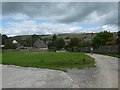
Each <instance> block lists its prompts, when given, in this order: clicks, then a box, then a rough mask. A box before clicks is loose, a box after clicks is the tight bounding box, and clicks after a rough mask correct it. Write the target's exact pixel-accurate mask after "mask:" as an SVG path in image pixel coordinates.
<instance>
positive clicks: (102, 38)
mask: <svg viewBox="0 0 120 90" xmlns="http://www.w3.org/2000/svg"><path fill="white" fill-rule="evenodd" d="M111 37H113V34H112V33H110V32H107V31H104V32H100V33H98V34H96V36H94V37H93V43H92V44H93V46H95V47H99V46H101V45H106V42H108V41H109V40H110V38H111Z"/></svg>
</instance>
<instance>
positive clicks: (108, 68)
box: [2, 54, 118, 88]
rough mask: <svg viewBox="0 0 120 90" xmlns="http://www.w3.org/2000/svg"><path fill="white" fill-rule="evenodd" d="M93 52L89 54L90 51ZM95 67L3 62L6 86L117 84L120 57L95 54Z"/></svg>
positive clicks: (69, 86)
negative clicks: (57, 67)
mask: <svg viewBox="0 0 120 90" xmlns="http://www.w3.org/2000/svg"><path fill="white" fill-rule="evenodd" d="M88 55H90V54H88ZM90 56H91V57H93V58H95V59H96V67H95V68H86V69H69V70H68V72H67V73H65V72H63V71H57V70H49V69H38V68H25V67H19V66H11V65H10V66H9V65H2V75H3V77H2V87H3V88H118V59H117V58H114V57H109V56H104V55H98V54H93V55H90Z"/></svg>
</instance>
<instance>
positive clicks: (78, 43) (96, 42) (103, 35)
mask: <svg viewBox="0 0 120 90" xmlns="http://www.w3.org/2000/svg"><path fill="white" fill-rule="evenodd" d="M116 34H117V35H114V33H111V32H108V31H103V32H100V33H97V34H96V35H95V36H93V33H91V38H89V37H88V38H87V37H86V39H88V40H87V41H85V39H84V38H77V37H68V36H66V37H65V38H58V37H57V35H53V36H52V38H44V39H41V38H40V37H39V35H35V34H34V35H32V36H31V37H28V38H26V39H21V38H11V37H7V36H6V35H2V45H4V48H5V49H15V48H17V46H16V45H15V44H13V43H12V41H13V39H15V40H17V42H19V43H20V44H21V45H23V46H25V47H31V46H32V45H33V43H34V42H35V41H36V40H37V39H38V38H39V39H41V40H43V41H44V42H45V43H46V44H47V45H48V49H49V50H61V49H68V48H79V47H85V46H93V47H99V46H102V45H116V44H120V31H118V32H117V33H116ZM66 39H68V40H69V42H67V43H66V42H65V40H66Z"/></svg>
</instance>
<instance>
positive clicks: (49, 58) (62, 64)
mask: <svg viewBox="0 0 120 90" xmlns="http://www.w3.org/2000/svg"><path fill="white" fill-rule="evenodd" d="M2 64H7V65H17V66H24V67H37V68H49V69H56V70H65V69H67V68H86V67H93V66H94V64H95V61H94V59H93V58H91V57H89V56H87V55H86V54H83V53H79V52H3V53H2Z"/></svg>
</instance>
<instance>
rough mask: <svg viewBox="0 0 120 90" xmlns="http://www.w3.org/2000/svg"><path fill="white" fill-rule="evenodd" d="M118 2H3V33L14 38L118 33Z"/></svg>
mask: <svg viewBox="0 0 120 90" xmlns="http://www.w3.org/2000/svg"><path fill="white" fill-rule="evenodd" d="M117 24H118V3H117V2H84V3H83V2H3V3H2V26H3V27H2V33H3V34H6V35H9V36H14V35H28V34H29V35H30V34H59V33H81V32H86V33H87V32H100V31H104V30H107V31H111V32H117V31H118V25H117Z"/></svg>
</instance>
